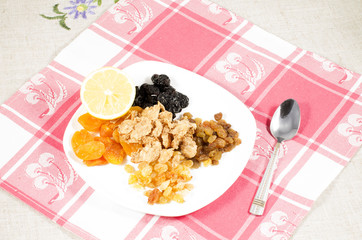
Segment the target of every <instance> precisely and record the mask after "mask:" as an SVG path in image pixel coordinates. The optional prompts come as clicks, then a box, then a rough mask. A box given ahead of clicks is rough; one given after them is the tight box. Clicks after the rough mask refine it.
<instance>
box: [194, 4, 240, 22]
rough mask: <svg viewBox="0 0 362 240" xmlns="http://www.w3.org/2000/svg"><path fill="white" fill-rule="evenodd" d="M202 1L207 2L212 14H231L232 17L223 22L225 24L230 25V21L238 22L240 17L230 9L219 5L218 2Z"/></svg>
mask: <svg viewBox="0 0 362 240" xmlns="http://www.w3.org/2000/svg"><path fill="white" fill-rule="evenodd" d="M201 3H203V4H205V5H207V6H208V9H209V12H211V13H212V14H216V15H217V14H220V13H222V12H224V13H226V14H227V15H230V17H229V18H228V19H227V20H226V21H225V22H224V23H223V25H228V24H229V23H235V22H237V20H238V18H237V16H236V15H235V14H234V13H232V12H230V11H229V10H227V9H225V8H223V7H221V6H219V5H218V4H216V3H213V2H211V1H209V0H201Z"/></svg>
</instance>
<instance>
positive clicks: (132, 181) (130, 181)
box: [128, 175, 138, 184]
mask: <svg viewBox="0 0 362 240" xmlns="http://www.w3.org/2000/svg"><path fill="white" fill-rule="evenodd" d="M137 182H138V178H137V176H136V175H130V176H129V178H128V184H135V183H137Z"/></svg>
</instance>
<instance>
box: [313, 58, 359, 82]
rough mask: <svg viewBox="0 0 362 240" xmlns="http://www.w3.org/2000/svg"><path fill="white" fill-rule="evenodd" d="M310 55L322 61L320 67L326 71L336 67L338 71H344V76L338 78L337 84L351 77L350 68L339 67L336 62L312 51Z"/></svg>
mask: <svg viewBox="0 0 362 240" xmlns="http://www.w3.org/2000/svg"><path fill="white" fill-rule="evenodd" d="M312 57H313V58H314V59H315V60H317V61H318V62H321V63H322V68H323V69H324V70H325V71H327V72H333V71H334V70H336V69H338V70H340V71H342V72H343V73H344V76H343V77H342V79H340V80H339V81H338V83H339V84H342V83H344V82H346V81H349V80H351V79H352V78H353V72H351V71H350V70H348V69H346V68H343V67H340V66H338V65H337V64H335V63H333V62H331V61H328V60H326V59H325V58H323V57H321V56H319V55H317V54H315V53H313V54H312Z"/></svg>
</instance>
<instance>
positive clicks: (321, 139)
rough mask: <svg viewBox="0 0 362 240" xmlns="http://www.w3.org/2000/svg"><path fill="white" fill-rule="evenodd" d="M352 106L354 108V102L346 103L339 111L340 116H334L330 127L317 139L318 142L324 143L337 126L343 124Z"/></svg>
mask: <svg viewBox="0 0 362 240" xmlns="http://www.w3.org/2000/svg"><path fill="white" fill-rule="evenodd" d="M343 101H344V99H343ZM352 106H353V102H352V101H346V103H345V104H344V105H343V107H342V108H341V109H340V110H339V111H338V114H336V115H335V116H334V118H333V121H330V123H329V124H328V126H327V127H325V128H324V129H323V131H322V132H321V133H320V134H319V136H318V137H317V138H316V141H317V142H320V143H323V142H324V141H325V140H326V138H327V137H328V136H329V134H330V133H331V132H332V131H333V129H335V128H336V126H337V125H338V124H339V123H340V122H341V120H342V118H344V117H345V115H346V114H347V113H348V111H349V110H350V109H351V107H352Z"/></svg>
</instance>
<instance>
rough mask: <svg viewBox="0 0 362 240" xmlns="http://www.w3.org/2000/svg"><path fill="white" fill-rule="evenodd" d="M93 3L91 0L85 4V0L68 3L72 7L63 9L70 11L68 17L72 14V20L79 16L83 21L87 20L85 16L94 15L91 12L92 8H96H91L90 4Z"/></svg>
mask: <svg viewBox="0 0 362 240" xmlns="http://www.w3.org/2000/svg"><path fill="white" fill-rule="evenodd" d="M92 2H94V1H93V0H90V1H88V2H86V0H76V1H75V2H74V1H70V3H71V4H72V5H73V6H70V7H65V8H64V9H65V10H70V11H69V12H68V14H69V15H72V14H73V13H74V19H77V18H78V16H79V15H81V16H82V17H83V18H84V19H86V18H87V15H86V14H95V12H93V11H92V9H93V8H96V6H92V5H91V3H92Z"/></svg>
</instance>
